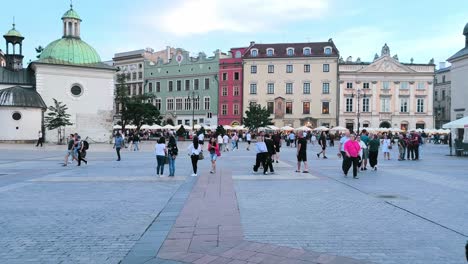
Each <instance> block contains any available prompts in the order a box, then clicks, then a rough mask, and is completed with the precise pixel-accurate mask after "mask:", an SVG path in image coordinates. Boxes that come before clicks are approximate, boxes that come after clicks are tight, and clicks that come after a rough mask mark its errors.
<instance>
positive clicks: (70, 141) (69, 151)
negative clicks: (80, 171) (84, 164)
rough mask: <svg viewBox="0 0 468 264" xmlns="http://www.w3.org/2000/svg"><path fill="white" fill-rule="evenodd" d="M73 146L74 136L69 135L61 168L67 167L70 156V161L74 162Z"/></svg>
mask: <svg viewBox="0 0 468 264" xmlns="http://www.w3.org/2000/svg"><path fill="white" fill-rule="evenodd" d="M74 145H75V135H73V134H70V136H69V137H68V146H67V154H66V155H65V163H64V164H63V165H62V166H64V167H65V166H67V165H68V158H69V157H70V155H71V156H72V161H73V160H75V159H76V158H75V155H74V152H73V146H74Z"/></svg>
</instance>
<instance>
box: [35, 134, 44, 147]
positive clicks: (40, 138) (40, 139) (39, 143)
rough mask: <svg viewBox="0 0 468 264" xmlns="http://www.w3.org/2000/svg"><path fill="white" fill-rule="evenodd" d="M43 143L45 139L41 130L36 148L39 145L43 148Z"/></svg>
mask: <svg viewBox="0 0 468 264" xmlns="http://www.w3.org/2000/svg"><path fill="white" fill-rule="evenodd" d="M43 142H44V137H42V131H40V130H39V132H38V133H37V143H36V147H38V146H39V145H41V147H42V143H43Z"/></svg>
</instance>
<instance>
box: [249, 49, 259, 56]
mask: <svg viewBox="0 0 468 264" xmlns="http://www.w3.org/2000/svg"><path fill="white" fill-rule="evenodd" d="M257 55H258V50H256V49H253V50H251V51H250V56H252V57H257Z"/></svg>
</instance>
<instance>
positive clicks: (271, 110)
mask: <svg viewBox="0 0 468 264" xmlns="http://www.w3.org/2000/svg"><path fill="white" fill-rule="evenodd" d="M267 110H268V113H270V115H272V114H274V103H273V102H267Z"/></svg>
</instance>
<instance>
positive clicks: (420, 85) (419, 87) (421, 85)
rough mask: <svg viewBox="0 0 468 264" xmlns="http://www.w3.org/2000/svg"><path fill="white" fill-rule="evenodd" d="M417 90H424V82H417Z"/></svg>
mask: <svg viewBox="0 0 468 264" xmlns="http://www.w3.org/2000/svg"><path fill="white" fill-rule="evenodd" d="M418 89H421V90H422V89H424V82H418Z"/></svg>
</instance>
